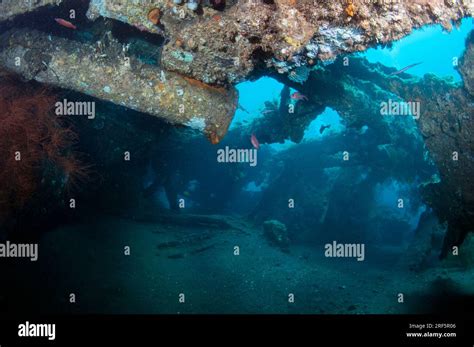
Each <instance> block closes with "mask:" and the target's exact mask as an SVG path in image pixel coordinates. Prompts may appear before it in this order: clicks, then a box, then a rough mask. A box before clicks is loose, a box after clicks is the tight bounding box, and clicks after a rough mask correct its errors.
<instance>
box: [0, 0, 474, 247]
mask: <svg viewBox="0 0 474 347" xmlns="http://www.w3.org/2000/svg"><path fill="white" fill-rule="evenodd" d="M67 6H68V4H67V1H46V0H45V1H36V2H35V3H34V4H33V5H28V6H25V2H17V1H10V0H6V1H5V0H4V1H2V2H1V3H0V14H1V15H0V21H3V24H4V25H6V26H8V22H9V21H14V20H16V19H17V18H19V17H21V15H22V14H25V13H30V12H32V11H36V10H38V8H52V9H54V8H55V7H65V8H66V9H67V8H68V7H67ZM473 13H474V3H473V2H472V1H470V0H456V1H437V0H435V1H427V0H407V1H363V0H335V1H322V0H321V1H319V0H317V1H314V0H311V1H310V0H239V1H237V0H202V1H200V0H173V1H170V0H140V1H122V0H91V1H90V3H89V7H88V9H87V13H84V18H87V19H85V21H87V23H88V24H87V26H86V29H85V30H87V29H90V30H91V31H93V28H94V26H101V25H104V18H105V21H107V23H109V22H112V23H117V24H118V22H120V24H121V25H128V26H130V27H133V28H135V29H136V30H137V31H138V32H139V33H141V34H142V35H143V36H145V35H156V36H160V37H162V38H163V46H162V47H160V49H161V51H160V54H159V57H157V58H156V59H155V60H154V61H153V62H152V63H144V62H142V61H141V60H140V59H139V58H138V57H135V56H134V55H133V54H131V53H130V50H129V44H128V43H127V42H120V41H119V40H118V39H116V38H114V37H113V36H112V35H107V36H104V37H102V39H101V40H99V41H93V40H91V41H90V42H84V40H78V39H77V37H74V36H73V35H74V34H71V35H69V36H71V37H63V36H61V37H60V36H55V35H50V34H48V33H44V32H41V31H38V30H33V29H30V28H28V27H25V28H24V29H22V30H10V31H9V30H7V31H5V32H3V34H2V35H1V36H0V66H1V67H2V68H3V69H6V70H9V71H11V72H14V73H16V74H19V75H21V76H22V77H23V78H24V79H26V80H36V81H37V82H40V83H44V84H48V85H52V86H56V87H60V88H64V89H70V90H74V91H76V92H80V93H83V94H86V95H90V96H92V97H95V98H98V99H101V100H105V101H109V102H112V103H114V104H118V105H121V106H124V107H127V108H130V109H133V110H137V111H140V112H143V113H146V114H149V115H153V116H156V117H159V118H162V119H164V120H166V121H168V122H170V123H172V124H179V125H186V126H190V127H192V128H195V129H198V130H200V131H202V132H203V133H204V134H205V135H206V136H207V137H208V138H209V140H210V141H211V142H212V143H218V142H219V141H221V140H222V139H223V138H224V136H225V135H226V133H227V130H228V128H229V124H230V123H231V121H232V117H233V115H234V113H235V110H236V109H237V107H238V93H237V91H236V89H235V87H234V86H235V84H237V83H239V82H242V81H245V80H252V79H256V78H258V77H260V76H264V75H266V76H272V77H274V78H275V79H277V80H279V81H281V82H283V83H284V84H285V85H286V86H288V87H287V88H285V89H284V91H283V93H282V99H281V102H280V108H279V109H278V110H275V112H273V113H272V114H268V116H267V117H265V119H263V120H262V119H260V120H256V121H255V124H253V127H254V129H258V130H257V131H258V132H259V134H261V135H260V136H259V138H260V140H261V141H262V142H264V143H265V142H266V143H273V142H281V141H283V140H284V139H286V138H288V139H291V140H293V141H295V142H299V141H301V139H302V137H303V132H304V129H305V128H306V127H307V126H308V124H309V123H310V122H311V121H312V120H313V119H314V118H315V117H316V116H317V115H318V114H319V113H321V112H322V111H323V110H324V108H325V107H327V106H330V107H332V108H334V109H335V110H337V111H338V112H339V113H340V114H341V116H342V117H343V119H344V120H345V122H346V123H347V125H348V126H351V127H355V128H360V127H362V126H363V125H364V124H368V123H370V124H371V126H373V127H377V128H378V130H380V131H381V133H382V134H383V133H385V134H387V136H389V135H390V134H389V130H388V129H385V127H386V125H385V124H384V123H383V122H381V121H380V119H379V118H380V114H379V104H380V102H381V101H382V100H385V99H387V97H389V95H396V96H398V97H399V98H400V99H404V100H406V99H413V100H418V101H421V102H423V105H424V107H423V111H422V114H421V116H420V117H419V119H418V120H417V124H418V127H419V129H420V132H421V134H422V136H423V139H424V142H425V144H426V146H427V148H428V149H429V151H430V153H431V155H432V156H433V159H434V161H435V163H436V165H437V166H438V168H439V170H440V174H441V182H440V183H432V184H429V185H427V186H426V187H424V192H425V196H426V199H427V202H428V203H429V205H430V206H431V207H432V208H433V209H434V210H435V211H436V212H437V214H438V216H440V218H441V219H442V220H445V221H447V222H448V224H449V228H448V233H447V236H446V239H445V246H444V254H446V252H447V251H448V249H449V248H450V247H451V246H453V245H459V244H460V243H462V241H463V239H464V237H465V235H466V233H467V232H468V231H472V230H473V224H472V223H473V221H474V218H473V214H474V196H473V194H474V186H473V183H474V182H473V178H472V177H473V174H472V173H473V172H474V163H473V160H474V159H473V156H472V153H473V149H474V148H473V143H472V138H473V136H472V135H473V131H474V129H473V128H474V125H473V121H472V114H473V109H472V98H473V85H474V82H473V81H472V79H473V72H472V57H473V54H474V53H473V50H474V48H473V36H472V35H471V37H470V39H469V41H468V47H467V49H466V53H465V55H464V57H463V59H462V60H461V63H460V66H459V72H460V73H461V75H462V76H463V79H464V85H463V86H462V87H458V86H455V85H453V84H451V83H449V81H444V80H441V79H437V78H435V77H434V76H429V75H427V76H425V77H424V78H420V79H415V78H411V77H410V76H409V75H406V74H403V73H402V74H393V72H394V71H391V70H390V69H387V68H384V67H383V66H379V65H373V64H369V63H368V62H367V61H365V60H364V59H362V58H355V57H350V63H349V64H344V59H345V58H347V56H346V54H349V53H353V52H358V51H364V50H366V49H367V48H369V47H372V46H374V45H377V44H390V42H392V41H394V40H397V39H400V38H401V37H403V36H406V35H408V34H409V33H410V32H411V31H412V30H413V29H414V28H418V27H420V26H422V25H425V24H432V23H440V24H441V25H443V27H444V28H445V29H447V30H449V29H450V28H451V26H452V23H455V22H457V21H459V20H461V19H462V18H464V17H468V16H472V15H473ZM77 31H79V30H77ZM330 62H332V64H328V63H330ZM367 75H368V76H371V79H372V80H373V81H375V82H374V83H373V84H369V83H365V81H364V77H363V76H367ZM289 87H291V88H293V89H296V90H298V91H299V92H301V93H303V94H305V95H308V97H309V100H308V102H306V103H304V104H302V103H298V104H297V106H296V109H295V114H291V115H290V114H288V111H287V107H283V106H286V105H287V102H288V100H289V98H290V95H289V93H290V92H289ZM433 95H434V96H433ZM276 129H278V131H276ZM453 152H457V153H458V155H459V158H458V160H456V161H453V160H452V157H453Z"/></svg>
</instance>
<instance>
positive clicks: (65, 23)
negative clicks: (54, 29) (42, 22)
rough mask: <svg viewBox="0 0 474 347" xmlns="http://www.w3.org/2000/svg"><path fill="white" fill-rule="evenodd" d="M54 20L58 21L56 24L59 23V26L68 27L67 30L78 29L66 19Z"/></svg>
mask: <svg viewBox="0 0 474 347" xmlns="http://www.w3.org/2000/svg"><path fill="white" fill-rule="evenodd" d="M54 20H55V21H56V23H58V24H59V25H62V26H63V27H66V28H69V29H74V30H76V29H77V27H76V26H75V25H74V24H72V23H71V22H70V21H67V20H65V19H62V18H54Z"/></svg>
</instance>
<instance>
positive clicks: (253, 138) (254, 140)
mask: <svg viewBox="0 0 474 347" xmlns="http://www.w3.org/2000/svg"><path fill="white" fill-rule="evenodd" d="M250 142H252V146H254V147H255V148H256V149H259V148H260V142H258V139H257V136H255V134H252V136H250Z"/></svg>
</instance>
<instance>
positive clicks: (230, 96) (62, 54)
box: [0, 30, 238, 143]
mask: <svg viewBox="0 0 474 347" xmlns="http://www.w3.org/2000/svg"><path fill="white" fill-rule="evenodd" d="M0 41H1V42H3V43H4V46H3V50H2V51H1V52H0V65H3V66H4V67H5V68H6V69H9V70H11V71H13V72H16V73H18V74H20V75H22V76H23V77H25V78H27V79H35V80H37V81H39V82H42V83H47V84H51V85H55V86H58V87H61V88H66V89H72V90H76V91H78V92H81V93H84V94H87V95H91V96H94V97H98V98H101V99H104V100H108V101H111V102H113V103H115V104H118V105H122V106H125V107H128V108H131V109H134V110H137V111H140V112H144V113H147V114H150V115H154V116H157V117H160V118H164V119H166V120H167V121H169V122H170V123H173V124H194V122H193V120H195V119H199V129H200V130H201V131H203V132H204V134H205V135H206V136H207V137H208V138H210V139H211V140H212V142H213V143H217V142H219V141H220V140H221V139H222V138H223V137H224V135H225V134H226V132H227V129H228V127H229V124H230V122H231V120H232V117H233V115H234V113H235V110H236V108H237V98H238V97H237V91H236V90H235V88H233V87H229V88H223V87H221V88H216V87H212V86H207V85H206V84H204V83H202V82H198V81H196V82H193V81H191V80H190V79H185V78H184V77H183V76H181V75H179V74H176V73H173V72H169V71H168V72H166V80H165V81H163V79H161V78H160V77H162V74H161V72H162V70H161V69H160V68H159V67H157V66H153V65H146V64H143V63H141V62H140V61H139V60H137V59H134V58H133V57H127V56H126V55H125V53H124V52H123V49H122V45H121V44H120V43H118V42H115V41H112V40H111V41H110V42H109V44H108V46H107V48H104V49H107V52H105V53H106V54H107V57H106V58H101V57H98V53H97V51H96V49H95V46H93V45H87V44H81V43H79V42H77V41H72V40H67V39H64V38H59V37H55V38H52V39H51V40H49V39H48V36H47V34H44V33H41V32H38V31H30V30H15V31H13V32H12V31H8V32H5V33H4V34H2V36H1V37H0ZM102 53H103V52H101V54H102ZM17 57H20V58H21V59H22V61H23V62H25V63H23V64H21V66H17V65H16V64H15V63H14V62H15V60H16V58H17ZM39 57H40V58H41V57H43V58H42V59H39ZM45 63H46V65H47V68H45V66H44V64H45ZM70 66H74V67H75V69H74V72H71V69H70V68H69V67H70ZM53 71H54V73H53ZM138 71H139V73H138ZM97 76H101V78H100V79H98V78H97ZM180 91H181V92H180Z"/></svg>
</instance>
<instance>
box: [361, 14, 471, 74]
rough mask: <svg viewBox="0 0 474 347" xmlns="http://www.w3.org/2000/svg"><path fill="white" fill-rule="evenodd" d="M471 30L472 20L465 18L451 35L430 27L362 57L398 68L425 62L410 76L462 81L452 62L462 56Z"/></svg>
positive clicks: (365, 53)
mask: <svg viewBox="0 0 474 347" xmlns="http://www.w3.org/2000/svg"><path fill="white" fill-rule="evenodd" d="M472 29H473V20H472V18H465V19H464V20H463V21H462V23H461V25H460V27H459V28H456V27H453V30H452V31H451V32H450V33H448V32H446V31H445V30H443V28H442V27H441V25H429V26H425V27H422V28H420V29H417V30H414V31H413V33H411V34H410V35H408V36H406V37H404V38H402V39H400V40H398V41H396V42H393V45H392V47H391V48H387V47H385V48H383V47H378V48H371V49H369V50H367V51H366V52H364V53H363V54H362V56H364V57H366V58H367V59H368V60H369V62H371V63H381V64H383V65H386V66H392V67H395V68H396V69H402V68H404V67H405V66H408V65H410V64H414V63H418V62H422V64H420V65H417V66H415V67H413V68H411V69H409V70H408V71H407V73H410V74H413V75H416V76H420V77H421V76H423V75H424V74H426V73H433V74H436V75H438V76H439V77H448V76H450V77H453V78H454V81H456V82H459V81H460V80H461V76H460V75H459V73H458V72H457V71H456V69H455V66H454V65H453V59H454V58H459V57H461V55H462V53H463V52H464V49H465V41H466V38H467V35H468V34H469V32H470V31H471V30H472Z"/></svg>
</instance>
